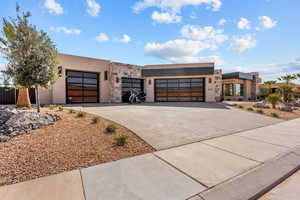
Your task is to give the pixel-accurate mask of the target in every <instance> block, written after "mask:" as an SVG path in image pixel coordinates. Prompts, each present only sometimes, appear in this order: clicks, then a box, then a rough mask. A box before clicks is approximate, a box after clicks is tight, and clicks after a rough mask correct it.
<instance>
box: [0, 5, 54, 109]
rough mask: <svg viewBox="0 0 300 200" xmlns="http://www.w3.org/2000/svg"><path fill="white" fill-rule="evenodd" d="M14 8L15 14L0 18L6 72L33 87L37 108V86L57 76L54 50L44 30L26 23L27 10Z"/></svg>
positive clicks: (23, 85) (49, 82) (17, 82)
mask: <svg viewBox="0 0 300 200" xmlns="http://www.w3.org/2000/svg"><path fill="white" fill-rule="evenodd" d="M16 12H17V17H16V18H9V19H5V18H3V35H4V38H0V42H1V43H2V44H3V45H4V47H3V48H1V50H2V53H4V55H5V58H6V59H7V60H8V64H7V68H6V73H7V74H8V75H9V76H10V77H11V78H12V80H13V81H14V82H15V84H16V85H18V86H21V87H26V88H30V87H34V88H35V90H36V101H37V110H38V112H40V100H39V90H38V89H39V87H43V88H47V87H49V86H50V84H52V83H54V82H55V80H56V78H57V72H56V71H57V50H56V47H55V46H54V44H53V42H52V41H51V39H50V38H49V36H48V35H47V33H45V32H43V31H39V30H38V29H37V28H36V27H35V26H33V25H31V24H29V21H28V19H29V17H30V16H31V14H30V13H29V12H26V13H22V14H20V8H19V6H18V5H17V8H16ZM20 93H21V92H20ZM20 93H19V97H20V95H21V94H20ZM27 99H28V98H27ZM29 104H30V103H29Z"/></svg>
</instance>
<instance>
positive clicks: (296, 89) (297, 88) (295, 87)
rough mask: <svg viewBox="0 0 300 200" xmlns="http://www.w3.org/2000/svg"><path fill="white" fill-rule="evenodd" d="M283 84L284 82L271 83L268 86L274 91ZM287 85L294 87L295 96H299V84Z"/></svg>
mask: <svg viewBox="0 0 300 200" xmlns="http://www.w3.org/2000/svg"><path fill="white" fill-rule="evenodd" d="M284 85H286V83H275V84H272V85H271V86H270V88H271V91H272V93H276V92H277V91H278V88H280V87H281V86H284ZM288 85H289V86H292V87H293V88H294V89H295V91H296V93H297V96H300V85H299V84H296V83H289V84H288Z"/></svg>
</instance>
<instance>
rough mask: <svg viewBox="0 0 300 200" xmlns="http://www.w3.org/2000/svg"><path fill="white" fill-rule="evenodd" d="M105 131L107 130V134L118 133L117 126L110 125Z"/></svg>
mask: <svg viewBox="0 0 300 200" xmlns="http://www.w3.org/2000/svg"><path fill="white" fill-rule="evenodd" d="M105 130H106V132H108V133H114V132H116V130H117V127H116V126H115V125H113V124H110V125H108V126H107V127H106V128H105Z"/></svg>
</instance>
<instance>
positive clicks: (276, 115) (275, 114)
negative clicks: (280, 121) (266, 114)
mask: <svg viewBox="0 0 300 200" xmlns="http://www.w3.org/2000/svg"><path fill="white" fill-rule="evenodd" d="M271 116H272V117H276V118H279V115H278V114H277V113H275V112H272V113H271Z"/></svg>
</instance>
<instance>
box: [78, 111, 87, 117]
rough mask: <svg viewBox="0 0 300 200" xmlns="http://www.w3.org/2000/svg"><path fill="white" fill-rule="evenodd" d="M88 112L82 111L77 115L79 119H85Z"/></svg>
mask: <svg viewBox="0 0 300 200" xmlns="http://www.w3.org/2000/svg"><path fill="white" fill-rule="evenodd" d="M85 115H86V112H83V111H80V112H78V113H77V117H85Z"/></svg>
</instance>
